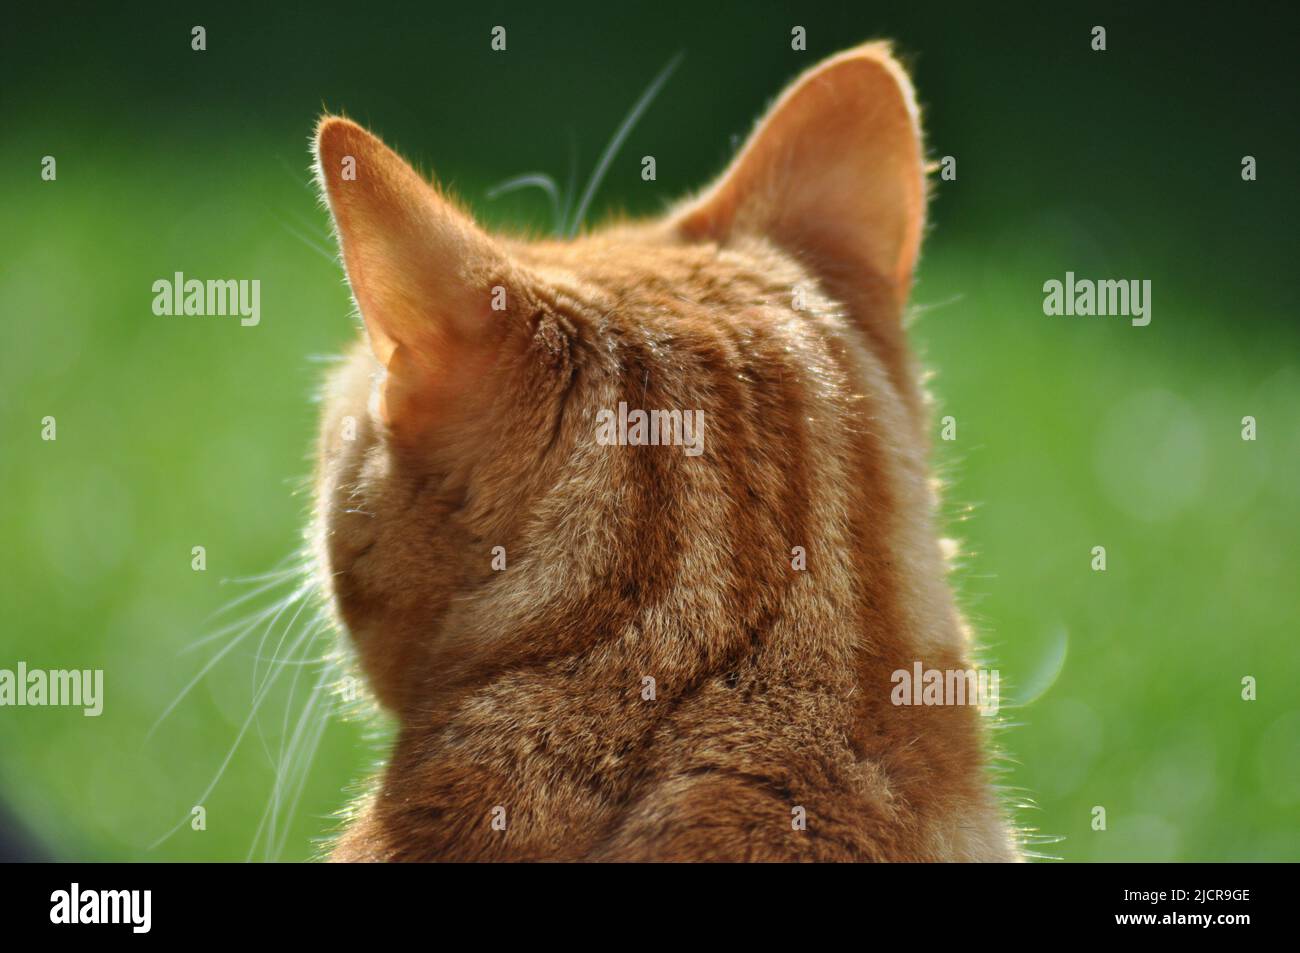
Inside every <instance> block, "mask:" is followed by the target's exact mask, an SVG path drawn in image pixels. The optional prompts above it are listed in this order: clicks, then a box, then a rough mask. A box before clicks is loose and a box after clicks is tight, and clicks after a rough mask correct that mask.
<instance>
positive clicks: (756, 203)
mask: <svg viewBox="0 0 1300 953" xmlns="http://www.w3.org/2000/svg"><path fill="white" fill-rule="evenodd" d="M317 148H318V157H319V167H320V177H321V181H322V183H323V187H324V190H325V193H326V195H327V197H328V199H329V203H330V207H331V209H332V211H333V213H334V217H335V221H336V225H337V228H338V232H339V237H340V242H341V245H342V248H343V253H344V260H345V263H346V265H347V268H348V273H349V277H350V280H351V282H352V286H353V290H354V294H355V297H356V299H357V303H358V307H359V309H360V311H361V314H362V316H363V318H364V319H365V323H366V328H367V331H368V337H369V339H370V347H369V349H367V348H365V347H358V348H357V349H356V350H355V351H354V352H353V353H352V355H351V357H350V359H349V360H348V361H347V362H346V364H345V365H344V366H343V368H342V369H341V370H340V371H339V372H338V373H337V374H336V376H335V378H334V379H333V381H332V382H331V387H330V390H329V394H330V398H329V401H328V405H327V410H326V414H325V417H324V420H323V425H322V438H321V453H320V460H321V463H320V474H319V493H318V497H319V504H318V511H319V512H318V516H319V518H318V527H319V538H320V542H321V548H322V556H323V560H324V562H325V563H326V564H327V565H328V569H329V582H330V585H331V587H332V590H333V593H334V597H335V604H336V606H337V609H338V612H339V615H340V617H341V619H342V621H343V622H344V623H345V624H346V626H347V628H348V630H349V632H350V634H351V637H352V639H353V641H354V644H355V646H356V649H357V655H358V658H359V661H360V664H361V666H362V668H363V670H364V671H365V673H366V675H367V677H368V679H369V682H370V684H371V687H372V688H373V690H374V693H375V695H376V697H377V698H378V699H379V701H380V702H381V703H382V704H383V705H384V706H385V707H386V708H388V709H389V710H391V711H392V712H393V713H394V715H395V716H396V717H397V719H398V721H399V725H400V729H399V733H398V737H397V741H396V744H395V747H394V750H393V752H392V756H391V759H390V761H389V763H388V766H387V769H386V771H385V773H384V776H383V778H382V779H381V780H380V781H379V783H378V785H377V788H376V790H375V792H374V794H373V795H372V796H371V797H370V798H368V799H367V801H366V803H365V804H364V805H363V806H362V807H361V808H360V810H359V812H358V816H357V817H356V818H355V819H354V820H353V821H352V822H351V824H350V825H349V826H348V828H347V829H346V831H345V832H344V833H343V835H342V837H341V838H340V840H339V841H338V843H337V845H336V846H335V848H334V852H333V857H334V858H335V859H338V860H436V859H440V860H454V859H461V860H498V859H501V860H504V859H515V860H731V859H742V860H744V859H749V860H794V859H799V860H940V859H954V860H1002V859H1012V858H1014V857H1015V856H1016V850H1015V846H1014V844H1013V838H1012V836H1011V833H1010V830H1009V828H1008V826H1007V824H1006V822H1005V819H1004V818H1003V816H1002V813H1001V810H1000V807H999V805H998V803H997V800H996V798H995V796H994V794H993V793H992V790H991V788H990V786H989V784H988V781H987V779H986V777H985V758H986V756H985V745H984V739H983V736H982V730H981V724H980V718H979V716H978V715H977V714H976V712H975V711H974V710H973V709H972V708H970V707H963V706H951V705H950V706H939V707H899V706H895V705H894V704H892V703H891V700H890V696H891V688H892V687H893V686H892V684H891V681H890V677H891V673H892V672H894V671H895V670H898V669H910V668H911V667H912V664H913V662H914V661H918V660H919V661H920V662H922V663H923V665H924V666H925V667H927V668H937V669H962V668H967V667H969V664H970V663H969V661H968V658H967V655H968V646H967V643H966V637H965V634H964V628H963V626H962V624H961V621H960V619H959V616H958V613H957V611H956V609H955V606H954V604H953V600H952V596H951V594H950V591H949V589H948V587H947V585H946V583H945V581H944V573H945V566H944V562H943V559H942V557H941V555H940V552H939V545H938V541H937V536H936V532H935V529H934V526H933V515H932V514H933V511H934V505H935V501H934V499H933V495H932V490H931V484H930V480H929V475H928V466H927V440H926V432H927V421H926V410H925V402H924V399H923V394H922V393H921V391H920V388H919V386H918V384H917V382H916V374H915V370H914V368H913V367H912V364H911V361H910V358H909V357H908V355H907V351H906V348H905V342H904V340H903V333H902V328H901V314H902V309H903V307H904V305H905V301H906V295H907V290H908V286H909V284H910V280H911V274H912V270H913V267H914V264H915V261H916V256H917V253H918V249H919V243H920V235H921V231H922V228H923V215H924V174H923V167H922V163H923V151H922V146H921V138H920V129H919V124H918V120H917V112H916V108H915V104H914V99H913V96H912V92H911V87H910V85H909V83H908V80H907V78H906V76H905V75H904V73H903V72H902V70H901V69H900V68H899V67H898V65H897V64H896V63H895V62H894V61H893V59H892V58H891V57H890V56H889V53H888V51H887V50H886V49H885V48H884V47H882V46H879V45H872V46H864V47H859V48H857V49H855V50H851V51H848V52H846V53H844V54H841V55H839V56H837V57H834V58H832V59H831V60H828V61H826V62H825V63H823V64H821V65H820V66H818V67H816V68H815V69H814V70H812V71H810V72H809V73H808V74H805V76H803V77H801V78H800V79H799V80H797V81H796V83H795V84H794V85H793V86H792V87H791V90H790V91H789V92H787V93H786V94H785V95H784V96H783V97H782V98H781V99H780V100H778V102H777V103H776V104H775V106H774V107H773V109H772V110H771V112H770V113H769V115H768V117H767V118H766V119H765V120H764V121H763V123H761V124H760V126H759V127H758V129H757V130H756V131H755V134H754V136H753V137H752V138H751V140H750V142H749V143H748V145H746V147H745V148H744V149H743V150H742V151H741V153H740V155H739V156H738V157H737V159H736V161H735V163H733V165H732V168H731V169H729V170H728V171H727V172H726V173H725V174H724V175H723V177H722V178H721V180H720V181H719V183H718V184H717V185H715V186H714V187H713V188H712V189H711V190H709V191H708V192H706V193H705V194H704V195H703V196H702V197H701V198H699V199H697V200H695V201H693V202H688V203H686V204H685V205H683V206H682V207H681V208H679V209H678V210H676V211H674V212H673V213H672V214H670V215H669V216H667V217H665V218H664V219H662V220H660V221H653V222H647V223H640V224H632V225H623V226H618V227H613V228H609V229H605V230H601V231H597V232H595V233H594V234H591V235H589V236H586V237H582V238H580V239H578V240H575V241H572V242H551V241H546V242H536V243H524V242H517V241H507V240H497V239H493V238H490V237H489V236H487V235H486V234H484V233H483V232H481V231H480V230H479V229H478V228H477V226H475V225H474V224H473V223H472V221H471V220H470V219H469V217H468V216H467V215H466V214H465V213H464V212H462V211H460V210H458V209H457V208H455V207H454V206H453V205H452V204H450V203H449V202H448V201H447V200H446V199H445V198H443V197H442V196H441V195H440V194H438V193H437V192H436V191H435V190H434V189H433V188H432V187H430V186H428V185H427V184H426V183H424V182H423V181H422V180H420V179H419V177H418V176H416V175H415V174H414V173H413V172H411V171H410V169H409V167H407V166H406V165H405V163H403V162H402V161H401V160H400V159H398V158H397V157H396V156H395V155H394V154H393V153H392V152H390V151H389V150H388V149H387V148H386V147H384V146H383V145H382V144H381V143H380V142H379V141H378V140H377V139H375V138H373V137H372V136H370V135H369V134H368V133H366V132H364V131H363V130H361V129H360V128H359V127H357V126H355V125H354V124H352V123H350V122H348V121H346V120H341V119H336V118H327V119H325V120H323V121H322V123H321V126H320V129H319V130H318V147H317ZM348 156H351V157H352V158H354V159H355V160H356V169H357V178H356V180H345V179H343V178H342V177H341V176H340V174H339V169H340V168H341V167H342V165H343V160H344V158H345V157H348ZM494 289H504V291H505V308H504V309H503V310H493V309H492V308H491V307H490V306H489V301H490V300H492V296H493V293H494ZM796 289H798V290H799V294H800V297H801V299H802V302H803V307H802V309H800V310H796V309H795V308H794V307H793V306H792V302H793V301H794V300H795V298H794V292H795V290H796ZM620 401H625V402H626V403H627V404H628V406H630V407H633V408H645V409H650V408H656V409H700V410H702V411H703V412H704V415H705V416H704V419H705V421H706V422H707V423H706V429H705V437H704V439H705V443H704V447H705V449H704V453H703V454H702V455H700V456H698V457H691V456H687V455H685V454H684V453H683V452H682V451H681V449H680V448H676V447H668V446H639V447H638V446H603V445H600V444H598V443H597V440H596V437H595V434H596V414H597V413H598V411H600V410H602V409H609V408H614V407H616V406H617V405H618V403H619V402H620ZM345 417H351V418H353V419H355V420H356V421H357V422H358V427H359V430H358V433H357V436H356V439H355V440H348V439H345V438H344V437H343V436H342V434H343V431H344V428H343V427H342V421H343V419H344V418H345ZM497 546H501V547H504V549H505V552H506V554H507V567H506V569H505V570H504V571H494V570H493V568H492V558H493V557H492V551H493V547H497ZM796 546H799V547H804V548H805V549H806V552H807V569H806V571H800V570H796V569H794V568H793V567H792V562H791V552H792V549H793V547H796ZM646 678H653V679H654V686H655V698H654V699H653V700H648V699H646V698H644V697H643V686H644V685H645V684H646V683H645V681H644V680H645V679H646ZM798 808H802V809H803V810H804V811H805V812H806V818H807V824H806V829H803V830H799V829H795V825H792V823H791V821H792V812H796V809H798ZM498 809H503V813H502V811H499V810H498ZM494 817H497V818H502V817H503V818H504V821H505V824H504V829H503V830H502V829H498V827H499V825H498V826H497V827H494V825H493V823H492V822H493V819H494Z"/></svg>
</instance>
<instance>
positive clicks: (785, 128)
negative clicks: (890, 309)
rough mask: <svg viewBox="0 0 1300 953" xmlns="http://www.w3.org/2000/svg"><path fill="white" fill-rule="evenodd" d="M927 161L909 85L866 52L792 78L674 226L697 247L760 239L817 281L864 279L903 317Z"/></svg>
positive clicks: (879, 50)
mask: <svg viewBox="0 0 1300 953" xmlns="http://www.w3.org/2000/svg"><path fill="white" fill-rule="evenodd" d="M923 156H924V152H923V150H922V145H921V129H920V121H919V117H918V114H917V108H916V100H915V97H914V95H913V93H912V85H911V83H910V82H909V81H908V78H907V74H906V73H904V72H903V69H902V67H901V66H899V64H898V63H897V62H896V61H895V60H894V59H893V57H892V56H891V55H890V53H889V49H888V47H887V46H886V45H885V44H880V43H873V44H867V45H865V46H860V47H857V48H856V49H852V50H848V51H846V52H844V53H841V54H839V55H837V56H834V57H832V58H831V59H828V60H826V61H824V62H823V63H820V64H819V65H817V66H815V67H813V68H812V69H811V70H809V71H808V72H807V73H805V74H804V75H803V76H801V77H799V79H797V80H796V81H795V82H794V83H793V84H792V85H791V86H790V87H789V88H788V89H787V90H786V91H785V92H784V93H783V94H782V95H781V98H780V99H779V100H777V102H776V104H775V105H774V106H772V108H771V109H770V110H769V111H768V113H767V116H766V117H764V119H763V120H762V122H761V123H759V125H758V127H757V129H755V131H754V133H753V134H752V135H751V136H750V138H749V141H748V142H747V143H746V144H745V147H744V149H742V150H741V152H740V154H739V155H738V156H737V157H736V159H735V161H733V162H732V164H731V167H730V168H729V169H727V171H726V172H725V173H724V174H723V176H722V178H721V179H720V180H719V181H718V182H717V183H716V184H715V185H714V186H713V187H712V188H711V189H710V190H709V191H708V192H706V193H705V194H704V195H703V196H702V197H700V198H699V199H698V200H696V201H695V202H694V203H691V204H690V205H688V206H687V207H686V208H685V209H684V210H683V211H682V212H680V213H679V215H678V217H677V219H676V224H677V226H678V227H679V229H680V230H681V232H682V233H683V234H685V235H686V236H687V237H688V238H691V239H695V240H710V239H711V240H714V241H717V242H719V243H725V242H726V241H727V240H728V239H729V238H730V237H731V236H733V235H738V234H755V235H760V236H764V237H767V238H769V239H771V240H772V241H774V242H775V243H776V244H778V245H780V246H781V247H783V248H785V249H786V250H788V251H790V252H792V253H794V254H797V255H799V256H800V257H801V258H803V259H804V260H806V261H808V262H809V263H810V264H811V265H812V267H813V268H814V269H820V270H821V271H822V272H823V274H826V273H829V274H831V275H835V276H845V275H859V276H861V275H862V271H863V269H865V270H866V271H867V272H868V273H869V276H871V277H874V278H875V279H877V280H879V281H881V282H883V283H885V284H887V285H888V286H889V288H890V289H891V290H892V292H893V295H892V296H893V297H894V299H895V301H896V303H897V304H898V305H899V306H901V305H902V303H903V301H904V300H905V299H906V297H907V292H908V288H909V286H910V284H911V277H912V269H913V267H914V266H915V264H916V258H917V252H918V250H919V248H920V244H921V230H922V226H923V224H924V221H925V170H924V159H923ZM864 277H866V276H864Z"/></svg>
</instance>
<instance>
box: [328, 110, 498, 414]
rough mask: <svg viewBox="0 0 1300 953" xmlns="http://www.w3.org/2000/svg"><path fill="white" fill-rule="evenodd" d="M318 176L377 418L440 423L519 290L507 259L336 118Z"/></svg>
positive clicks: (490, 347) (393, 157) (467, 385)
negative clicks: (376, 392) (372, 378)
mask: <svg viewBox="0 0 1300 953" xmlns="http://www.w3.org/2000/svg"><path fill="white" fill-rule="evenodd" d="M315 153H316V170H317V175H318V177H319V180H320V184H321V188H322V191H323V192H324V195H325V198H326V200H327V201H328V203H329V208H330V212H331V213H332V215H333V218H334V227H335V231H336V233H337V235H338V241H339V246H340V248H341V249H342V252H343V262H344V266H345V268H346V269H347V275H348V281H349V283H350V284H351V286H352V294H353V297H354V298H355V299H356V303H357V308H358V309H359V310H360V312H361V317H362V320H363V321H364V322H365V326H366V334H367V336H368V337H369V339H370V345H371V349H372V350H373V351H374V355H375V357H376V359H377V360H378V361H379V363H380V364H382V365H383V366H384V368H385V369H386V371H387V374H386V375H385V378H384V382H383V386H382V391H381V402H380V410H381V413H382V415H383V417H384V420H385V422H386V423H387V424H389V425H390V426H392V427H394V428H397V429H403V430H408V431H413V430H419V429H422V428H423V427H424V426H425V425H427V424H430V423H434V422H436V421H437V420H438V419H439V418H440V417H445V416H446V415H447V413H448V411H449V410H450V409H451V408H452V407H453V406H455V405H456V404H458V403H460V402H461V401H462V400H463V398H464V397H465V396H466V393H467V391H469V390H470V389H471V388H473V387H474V386H475V385H476V384H477V383H478V380H479V378H481V376H482V374H483V372H484V370H485V368H486V367H487V366H488V365H490V364H491V363H492V361H493V360H494V358H495V355H496V354H497V352H498V351H499V349H500V347H501V345H502V342H503V338H504V337H505V335H506V334H507V333H508V329H509V326H510V324H511V321H510V317H511V312H512V311H514V310H516V307H515V305H516V304H517V301H516V300H512V299H517V297H518V295H517V294H514V295H512V292H517V291H518V290H519V289H520V286H521V279H520V276H519V273H518V271H517V269H516V268H515V267H514V266H513V264H512V263H511V261H510V259H509V258H508V256H507V255H506V254H505V253H504V252H503V251H502V250H501V249H500V248H499V247H498V246H497V244H496V243H495V242H494V241H492V239H491V238H490V237H489V236H488V235H486V234H485V233H484V232H483V231H482V230H481V229H479V227H478V226H477V225H476V224H475V223H474V222H473V220H472V219H470V217H469V216H468V215H467V214H466V213H464V212H462V211H461V210H460V209H458V208H456V206H455V205H454V204H453V203H452V202H451V201H450V200H449V199H447V198H446V197H445V196H443V195H441V194H440V193H439V192H438V191H437V190H436V189H435V188H434V187H433V186H432V185H430V184H429V183H428V182H426V181H425V180H424V179H423V178H422V177H421V176H420V175H419V174H418V173H417V172H416V171H415V170H414V169H412V168H411V167H410V166H409V165H408V164H407V163H406V162H405V161H403V160H402V159H401V158H400V157H399V156H398V155H397V154H396V153H394V152H393V151H392V150H391V149H389V148H388V147H387V146H386V145H384V144H383V142H381V141H380V140H379V139H378V138H376V137H375V136H373V135H371V134H370V133H369V132H367V131H366V130H364V129H362V128H361V127H360V126H358V125H357V124H356V123H354V122H351V121H349V120H347V119H341V118H339V117H335V116H327V117H325V118H324V119H322V120H321V122H320V124H319V125H318V127H317V129H316V147H315Z"/></svg>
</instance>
